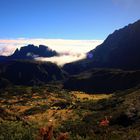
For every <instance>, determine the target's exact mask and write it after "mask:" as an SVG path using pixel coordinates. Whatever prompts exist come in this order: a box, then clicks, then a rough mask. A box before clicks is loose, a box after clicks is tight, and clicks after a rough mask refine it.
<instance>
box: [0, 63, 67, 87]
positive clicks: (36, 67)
mask: <svg viewBox="0 0 140 140" xmlns="http://www.w3.org/2000/svg"><path fill="white" fill-rule="evenodd" d="M0 77H1V80H0V81H3V82H4V83H2V85H3V84H4V85H5V83H8V81H9V82H10V83H12V84H17V85H37V84H43V83H48V82H50V81H57V80H63V78H64V77H65V74H64V73H63V71H62V70H61V69H60V68H59V67H58V66H57V65H56V64H53V63H50V62H47V63H45V62H44V63H43V62H36V61H7V62H2V63H0Z"/></svg>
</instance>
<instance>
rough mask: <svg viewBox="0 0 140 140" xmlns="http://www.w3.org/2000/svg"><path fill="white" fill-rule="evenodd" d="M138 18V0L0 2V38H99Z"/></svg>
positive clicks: (139, 10)
mask: <svg viewBox="0 0 140 140" xmlns="http://www.w3.org/2000/svg"><path fill="white" fill-rule="evenodd" d="M139 18H140V0H0V39H5V38H6V39H9V38H22V37H23V38H48V39H73V40H75V39H81V40H82V39H83V40H84V39H87V40H90V39H100V40H104V39H105V38H106V37H107V35H108V34H109V33H112V32H113V31H114V30H115V29H119V28H121V27H123V26H125V25H127V24H129V23H133V22H135V21H137V20H138V19H139Z"/></svg>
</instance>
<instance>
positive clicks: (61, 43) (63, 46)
mask: <svg viewBox="0 0 140 140" xmlns="http://www.w3.org/2000/svg"><path fill="white" fill-rule="evenodd" d="M102 42H103V41H102V40H69V39H25V38H19V39H5V40H3V39H0V55H10V54H12V53H13V52H14V51H15V49H16V48H20V47H22V46H25V45H28V44H34V45H37V46H38V45H40V44H42V45H46V46H48V47H49V48H51V49H53V50H56V51H57V52H58V53H60V56H59V57H53V58H38V59H37V60H42V61H52V62H55V63H57V64H59V65H63V64H64V63H68V62H72V61H76V60H79V59H82V58H84V57H85V54H86V53H87V52H88V51H90V50H92V49H94V48H95V47H96V46H97V45H99V44H101V43H102Z"/></svg>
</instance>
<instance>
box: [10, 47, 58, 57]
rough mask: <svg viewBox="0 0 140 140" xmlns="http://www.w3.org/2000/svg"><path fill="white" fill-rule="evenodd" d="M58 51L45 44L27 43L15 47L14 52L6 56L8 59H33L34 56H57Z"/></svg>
mask: <svg viewBox="0 0 140 140" xmlns="http://www.w3.org/2000/svg"><path fill="white" fill-rule="evenodd" d="M57 55H58V53H57V52H56V51H54V50H51V49H50V48H48V47H47V46H44V45H39V47H38V46H34V45H28V46H24V47H21V48H20V49H16V50H15V52H14V53H13V54H12V55H11V56H9V57H8V59H34V58H36V57H53V56H57Z"/></svg>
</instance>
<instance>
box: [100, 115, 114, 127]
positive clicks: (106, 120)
mask: <svg viewBox="0 0 140 140" xmlns="http://www.w3.org/2000/svg"><path fill="white" fill-rule="evenodd" d="M111 118H112V116H110V117H109V118H108V117H105V118H104V119H102V120H101V121H100V123H99V126H109V123H110V121H109V120H110V119H111Z"/></svg>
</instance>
